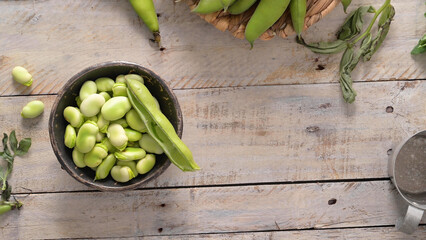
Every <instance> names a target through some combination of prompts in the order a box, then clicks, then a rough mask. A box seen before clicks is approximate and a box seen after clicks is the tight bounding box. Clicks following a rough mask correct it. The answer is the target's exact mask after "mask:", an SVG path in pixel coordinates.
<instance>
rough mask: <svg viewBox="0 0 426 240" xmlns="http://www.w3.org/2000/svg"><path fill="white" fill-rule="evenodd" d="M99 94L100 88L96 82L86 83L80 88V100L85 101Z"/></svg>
mask: <svg viewBox="0 0 426 240" xmlns="http://www.w3.org/2000/svg"><path fill="white" fill-rule="evenodd" d="M97 92H98V87H97V86H96V83H95V82H94V81H86V82H84V83H83V85H82V86H81V88H80V95H79V96H80V99H81V101H84V99H86V98H87V97H88V96H90V95H92V94H95V93H97Z"/></svg>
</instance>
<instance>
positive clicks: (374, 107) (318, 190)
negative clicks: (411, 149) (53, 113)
mask: <svg viewBox="0 0 426 240" xmlns="http://www.w3.org/2000/svg"><path fill="white" fill-rule="evenodd" d="M379 2H380V3H381V2H382V1H379ZM380 3H378V1H373V0H359V1H353V3H352V5H351V7H350V10H353V9H355V8H356V7H358V6H360V5H367V4H374V6H376V7H378V6H379V4H380ZM392 3H393V5H394V6H395V9H396V16H395V20H394V22H393V23H392V26H391V29H390V32H389V35H388V37H387V39H386V40H385V42H384V44H383V45H382V47H381V49H380V50H379V51H378V52H377V53H376V54H375V55H374V57H373V59H372V60H371V61H370V62H367V63H360V64H359V65H358V67H357V69H356V70H355V71H354V73H353V79H354V81H355V84H354V87H355V89H356V90H357V92H358V96H357V99H356V101H355V103H354V104H350V105H349V104H346V103H344V102H343V100H342V97H341V92H340V86H339V84H338V66H339V61H340V55H317V54H314V53H312V52H310V51H309V50H308V49H306V48H304V47H302V46H300V45H297V44H296V43H295V41H294V38H291V39H278V38H276V39H273V40H271V41H267V42H260V41H259V42H256V44H255V48H254V49H253V50H251V51H250V50H249V45H248V43H247V42H246V41H244V40H238V39H234V38H233V37H232V36H231V35H230V34H229V33H223V32H220V31H218V30H217V29H215V28H214V27H212V26H211V25H209V24H207V23H206V22H204V21H203V20H201V19H200V18H199V17H198V16H196V15H195V14H192V13H190V11H189V10H188V6H187V5H186V4H185V3H183V2H181V3H177V4H173V3H172V1H165V0H163V1H161V0H157V1H155V4H156V7H157V11H158V13H159V14H160V17H159V21H160V26H161V32H162V36H163V45H164V47H165V48H166V49H165V50H164V51H162V52H161V51H159V50H158V49H157V48H156V47H154V46H153V45H152V43H150V42H149V41H148V38H149V37H150V34H149V32H148V30H147V29H146V28H145V26H144V24H143V23H142V22H141V21H140V20H139V19H138V17H137V15H136V14H135V13H134V12H133V10H132V9H131V7H130V6H129V4H128V2H127V1H126V0H90V1H89V0H66V1H55V0H43V1H41V0H38V1H35V0H34V1H31V0H22V1H4V0H3V1H0V94H1V97H0V123H1V130H2V132H10V131H11V130H13V129H16V130H17V135H18V138H21V137H31V138H32V139H33V146H32V147H31V150H30V152H29V154H28V155H26V156H25V157H23V158H19V159H17V160H16V161H15V167H14V172H13V175H12V177H11V180H10V183H11V184H12V186H13V187H14V193H15V195H16V197H18V198H19V199H20V200H21V201H22V202H23V203H24V207H23V208H22V209H21V211H13V212H10V213H8V214H7V215H3V216H1V219H0V239H58V238H136V237H146V238H147V239H169V238H173V239H174V238H177V239H230V238H237V239H326V238H335V239H343V238H344V239H425V238H426V225H422V226H421V227H420V228H419V230H418V231H417V232H416V233H415V234H414V235H413V236H408V235H405V234H402V233H399V232H397V231H396V230H395V229H394V223H395V220H396V218H397V217H398V216H399V215H400V213H401V211H404V208H405V207H406V205H404V202H403V201H402V200H401V198H399V197H398V195H397V191H396V190H395V188H394V186H393V185H392V184H391V183H390V181H389V178H388V175H387V162H388V157H389V154H391V151H392V148H394V147H395V146H396V145H397V144H398V143H399V142H400V141H401V140H402V139H404V138H405V137H407V136H409V135H410V134H413V133H415V132H417V131H419V130H423V129H425V128H426V104H425V96H426V72H425V69H426V68H425V67H426V55H423V56H415V57H413V56H411V55H410V51H411V49H412V48H413V46H414V45H415V44H416V43H417V41H418V39H419V38H420V37H421V36H422V35H423V34H424V32H425V30H426V21H425V18H424V16H423V13H424V12H426V6H425V4H424V2H423V1H419V0H405V1H404V0H394V1H392ZM344 18H345V14H344V13H343V11H342V7H341V6H340V5H339V6H338V7H337V8H336V9H335V10H334V11H333V12H331V13H330V14H329V15H327V16H326V17H325V18H324V19H323V20H322V21H321V22H319V23H318V24H316V25H314V26H313V27H311V28H310V29H309V30H308V31H307V32H306V35H305V36H306V38H307V39H308V40H309V41H318V40H327V39H332V38H333V36H334V33H335V32H336V30H337V29H338V26H339V25H340V24H341V23H342V21H343V19H344ZM111 60H127V61H132V62H136V63H139V64H141V65H143V66H145V67H147V68H150V69H152V70H153V71H155V72H156V73H157V74H159V75H160V76H162V77H163V78H164V79H166V80H167V81H168V83H169V84H170V86H172V87H173V89H174V92H175V93H176V95H177V97H178V100H179V102H180V105H181V107H182V111H183V116H184V134H183V140H184V141H185V142H186V143H187V145H188V146H189V148H190V149H191V150H192V151H193V154H194V156H195V160H196V162H197V163H198V164H199V165H200V166H201V167H202V170H200V171H198V172H195V173H183V172H181V171H180V170H179V169H178V168H176V167H175V166H173V165H172V166H171V167H170V168H169V169H168V170H167V171H166V172H165V173H164V174H163V175H161V176H160V177H159V178H158V179H156V180H154V181H152V182H150V183H149V184H148V185H146V186H143V187H141V188H140V189H137V190H134V191H127V192H120V193H108V192H98V191H94V190H93V189H90V188H88V187H86V186H84V185H83V184H81V183H79V182H77V181H76V180H74V179H73V178H71V177H70V176H69V175H68V174H67V173H66V172H65V171H63V170H61V167H60V164H59V163H58V161H57V160H56V158H55V156H54V154H53V151H52V148H51V146H50V143H49V136H48V130H47V129H48V116H49V112H50V110H51V106H52V103H53V101H54V100H55V98H56V94H57V93H58V91H59V90H60V89H61V88H62V86H63V85H64V84H65V83H66V81H67V80H68V79H69V78H70V77H71V76H72V75H74V74H75V73H77V72H78V71H80V70H82V69H84V68H85V67H87V66H89V65H93V64H95V63H100V62H104V61H111ZM16 65H22V66H25V67H26V68H27V69H28V70H29V71H30V72H31V73H32V74H33V77H34V84H33V85H32V86H31V87H24V86H21V85H19V84H17V83H15V82H13V81H12V79H11V75H10V73H11V70H12V68H13V67H14V66H16ZM34 99H39V100H42V101H43V102H44V103H45V105H46V109H45V113H44V114H43V115H42V117H40V118H37V119H32V120H28V119H26V120H23V119H22V118H21V116H20V114H19V113H20V111H21V108H22V107H23V106H24V105H25V104H26V103H27V102H28V101H30V100H34ZM392 109H393V111H392ZM425 223H426V217H424V218H423V224H425ZM160 236H161V237H160Z"/></svg>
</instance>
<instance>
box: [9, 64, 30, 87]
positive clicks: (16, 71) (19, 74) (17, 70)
mask: <svg viewBox="0 0 426 240" xmlns="http://www.w3.org/2000/svg"><path fill="white" fill-rule="evenodd" d="M12 77H13V80H15V81H16V82H18V83H20V84H22V85H24V86H27V87H29V86H31V84H33V76H31V74H30V73H29V72H28V70H27V69H25V68H23V67H21V66H16V67H14V68H13V69H12Z"/></svg>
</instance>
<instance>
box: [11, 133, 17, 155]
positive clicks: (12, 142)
mask: <svg viewBox="0 0 426 240" xmlns="http://www.w3.org/2000/svg"><path fill="white" fill-rule="evenodd" d="M9 145H10V148H12V151H13V152H16V148H17V147H18V140H16V134H15V130H13V131H12V132H11V133H10V136H9Z"/></svg>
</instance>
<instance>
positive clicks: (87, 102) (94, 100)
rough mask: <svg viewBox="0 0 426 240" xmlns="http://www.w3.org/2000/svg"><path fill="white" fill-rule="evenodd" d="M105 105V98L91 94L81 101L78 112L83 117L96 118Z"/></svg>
mask: <svg viewBox="0 0 426 240" xmlns="http://www.w3.org/2000/svg"><path fill="white" fill-rule="evenodd" d="M104 104H105V98H104V97H102V95H100V94H92V95H90V96H88V97H87V98H86V99H84V100H83V102H82V103H81V106H80V111H81V113H83V115H84V116H85V117H93V116H96V114H98V113H99V112H100V111H101V108H102V106H103V105H104Z"/></svg>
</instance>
